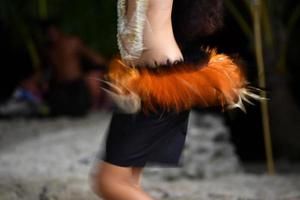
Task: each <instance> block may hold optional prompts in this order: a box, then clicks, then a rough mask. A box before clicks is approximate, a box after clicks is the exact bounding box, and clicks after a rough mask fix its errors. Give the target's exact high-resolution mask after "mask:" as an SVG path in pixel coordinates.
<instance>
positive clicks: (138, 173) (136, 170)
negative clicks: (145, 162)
mask: <svg viewBox="0 0 300 200" xmlns="http://www.w3.org/2000/svg"><path fill="white" fill-rule="evenodd" d="M131 169H132V178H133V181H134V184H135V185H136V186H137V187H138V188H141V179H142V172H143V168H142V167H132V168H131Z"/></svg>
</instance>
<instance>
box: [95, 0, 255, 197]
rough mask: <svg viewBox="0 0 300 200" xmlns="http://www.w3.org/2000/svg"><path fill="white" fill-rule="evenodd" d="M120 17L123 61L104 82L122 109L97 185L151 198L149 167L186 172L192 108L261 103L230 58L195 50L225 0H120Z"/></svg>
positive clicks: (108, 193)
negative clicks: (145, 183)
mask: <svg viewBox="0 0 300 200" xmlns="http://www.w3.org/2000/svg"><path fill="white" fill-rule="evenodd" d="M173 3H174V5H173ZM173 6H174V7H173ZM172 10H173V12H174V13H173V24H174V28H175V29H174V32H175V36H174V33H173V26H172ZM118 14H119V16H118V45H119V49H120V54H121V57H119V58H115V59H114V60H113V61H112V62H111V65H110V69H109V72H108V74H107V81H104V82H106V83H107V85H108V86H109V88H107V89H105V90H106V91H107V92H108V93H109V94H110V96H111V97H112V99H113V100H115V103H116V104H117V105H118V107H119V108H120V110H119V111H115V112H114V113H113V116H112V119H111V123H110V126H109V130H108V133H107V138H106V146H105V152H104V153H103V154H99V158H100V159H101V161H100V162H99V163H97V166H96V169H95V173H93V175H92V176H91V178H92V187H93V190H94V191H95V193H96V194H98V195H99V196H100V197H102V198H103V199H106V200H153V197H151V196H150V195H149V194H147V193H145V192H144V191H143V189H142V188H141V174H142V171H143V168H144V167H146V166H147V167H150V166H160V167H180V166H181V163H180V156H181V153H182V150H183V147H184V142H185V138H186V133H187V122H188V117H189V112H190V109H191V108H192V107H193V106H202V107H210V106H220V107H222V108H223V110H225V109H228V108H229V109H232V108H235V107H239V108H241V109H242V110H245V109H244V106H243V100H245V101H249V99H251V98H254V99H260V97H259V96H258V95H257V94H255V93H253V92H254V90H255V88H253V87H251V86H249V84H248V82H247V81H246V79H245V76H244V73H243V72H242V71H241V70H240V68H239V67H238V66H237V65H236V64H235V63H234V62H233V61H232V60H231V59H230V58H229V57H228V56H226V55H223V54H217V53H216V51H214V50H206V49H202V50H201V49H200V47H199V48H196V50H194V48H189V47H190V45H189V43H190V42H191V41H193V39H195V38H197V37H200V36H205V35H207V34H210V33H212V32H214V31H215V30H217V29H218V28H219V27H220V26H221V23H220V21H221V17H220V16H221V15H222V1H221V0H212V1H205V0H174V2H173V0H164V1H161V0H128V1H125V0H119V1H118ZM185 31H188V33H186V32H185ZM176 39H177V41H178V43H177V42H176ZM178 44H179V45H178ZM180 48H181V49H182V50H183V52H184V53H182V51H181V49H180ZM185 52H188V53H187V54H186V53H185ZM249 102H250V101H249Z"/></svg>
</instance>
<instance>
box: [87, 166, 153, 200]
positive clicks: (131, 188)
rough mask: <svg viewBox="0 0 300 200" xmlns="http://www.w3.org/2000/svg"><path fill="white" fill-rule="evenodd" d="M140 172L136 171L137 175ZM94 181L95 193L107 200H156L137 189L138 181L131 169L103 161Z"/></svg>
mask: <svg viewBox="0 0 300 200" xmlns="http://www.w3.org/2000/svg"><path fill="white" fill-rule="evenodd" d="M139 172H140V170H135V173H136V175H138V174H140V173H139ZM137 177H139V176H137ZM92 179H93V190H94V192H95V193H96V194H97V195H99V196H100V197H102V198H103V199H105V200H154V199H153V198H152V197H150V196H149V195H147V194H146V193H145V192H144V191H142V190H141V188H139V187H137V185H136V182H135V181H136V180H137V179H134V177H133V171H132V168H131V167H120V166H117V165H113V164H110V163H107V162H104V161H103V162H102V163H100V164H99V165H98V168H97V172H96V174H95V175H94V177H92ZM138 180H139V179H138Z"/></svg>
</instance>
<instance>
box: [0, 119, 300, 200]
mask: <svg viewBox="0 0 300 200" xmlns="http://www.w3.org/2000/svg"><path fill="white" fill-rule="evenodd" d="M110 117H111V115H110V113H94V114H91V115H89V116H88V117H86V118H83V119H68V118H59V119H52V120H49V119H47V120H24V119H18V120H14V121H1V122H0V200H21V199H22V200H23V199H24V200H86V199H89V200H97V199H98V198H97V197H96V196H95V195H94V194H93V193H92V192H91V190H90V186H89V179H88V177H89V176H88V175H89V174H90V173H91V171H92V170H91V169H92V166H93V164H94V163H95V156H96V154H97V152H98V150H99V149H100V150H101V149H102V147H103V141H104V140H103V139H104V137H105V133H106V129H107V125H108V122H109V120H110ZM288 169H289V168H287V169H286V171H289V170H288ZM294 171H296V172H297V170H294ZM162 173H163V172H161V171H159V169H155V168H151V169H147V170H146V171H145V173H144V176H143V180H142V184H143V187H144V188H145V190H146V191H148V192H149V193H150V195H152V196H153V197H154V198H155V199H161V200H202V199H203V200H244V199H245V200H246V199H247V200H300V174H298V173H289V174H282V173H281V174H277V175H275V176H268V175H266V174H253V173H251V174H250V173H242V172H239V173H235V174H228V175H223V176H220V177H215V178H209V179H202V178H200V177H187V176H177V177H176V176H175V178H174V177H173V178H167V177H166V176H162Z"/></svg>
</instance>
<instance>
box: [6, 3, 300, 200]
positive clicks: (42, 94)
mask: <svg viewBox="0 0 300 200" xmlns="http://www.w3.org/2000/svg"><path fill="white" fill-rule="evenodd" d="M253 2H255V1H250V0H243V1H240V0H225V13H224V26H223V28H222V29H221V30H220V31H218V32H217V33H215V34H214V35H211V36H209V37H206V38H199V41H200V42H201V43H202V44H203V45H204V46H210V47H217V49H218V51H219V52H221V53H226V54H229V55H231V56H232V57H234V58H237V59H238V62H239V63H240V65H241V66H242V67H243V68H244V69H245V71H246V73H247V77H248V80H249V82H250V83H251V84H252V85H253V86H256V87H259V78H258V75H257V74H258V72H257V69H258V68H257V60H256V53H257V52H256V51H257V49H256V47H257V40H256V38H255V35H254V26H255V25H254V24H255V21H254V20H253V13H254V12H255V11H254V9H255V8H254V6H253ZM260 9H261V13H260V14H261V15H260V16H261V18H260V25H261V26H260V27H261V36H262V42H261V43H260V45H262V48H263V49H262V51H263V59H264V66H265V78H266V87H265V88H263V89H264V90H265V91H266V95H267V97H268V98H269V100H268V101H267V103H268V117H269V120H268V122H269V124H270V133H271V139H272V146H273V157H274V160H275V168H276V173H275V174H280V176H281V175H282V177H281V178H282V179H280V178H279V179H276V176H277V175H275V177H274V176H273V178H274V180H273V179H272V177H268V176H267V175H266V174H267V173H268V171H267V167H266V154H265V145H264V131H263V125H262V116H263V115H262V112H261V105H260V104H259V102H255V105H250V104H247V103H245V104H246V110H247V113H246V114H245V113H243V112H242V111H241V110H238V109H236V110H231V111H226V112H224V113H220V112H218V111H217V112H216V111H211V110H205V109H204V110H201V111H198V112H197V111H196V110H197V109H195V113H197V116H198V118H197V117H196V118H197V119H199V123H198V122H195V123H196V124H197V123H198V124H197V127H198V126H199V130H200V129H204V130H206V128H207V126H210V125H211V128H212V129H213V127H214V126H215V125H214V124H213V123H214V122H216V124H218V123H219V122H217V121H218V120H220V121H221V122H223V125H222V126H224V130H226V131H225V132H226V134H227V136H225V137H228V141H227V142H228V143H230V144H231V146H232V147H231V148H233V149H234V150H233V151H234V154H235V155H234V156H235V157H236V159H237V160H238V161H237V162H238V163H239V164H237V165H239V167H237V168H236V169H237V170H236V171H235V170H231V171H230V172H228V173H230V174H235V172H236V173H237V174H240V173H246V175H245V176H246V178H245V179H243V178H241V179H239V178H238V180H243V181H242V182H243V183H245V184H246V185H247V183H251V184H252V185H251V184H248V186H245V188H247V187H248V188H247V189H248V190H249V194H250V193H251V192H252V193H253V194H254V193H255V194H257V195H258V196H259V198H258V197H257V196H255V195H252V196H251V195H250V197H249V198H250V199H251V198H253V199H265V198H267V197H266V196H264V195H262V196H261V193H263V192H262V191H268V190H269V191H273V192H275V191H276V192H278V191H279V190H278V188H276V189H274V188H272V185H273V183H274V185H276V184H275V182H276V183H278V185H280V184H281V183H282V184H286V185H288V186H291V188H288V189H286V190H285V191H287V192H286V194H285V193H280V194H279V192H280V191H279V192H278V194H277V193H276V192H275V193H276V195H279V196H280V195H282V196H281V197H282V199H284V198H285V197H286V196H284V195H287V196H289V197H290V196H291V198H290V199H300V177H299V172H300V165H299V163H300V90H299V88H300V83H299V82H298V80H299V76H300V68H299V64H298V63H299V62H300V56H299V55H300V54H299V50H300V49H299V48H300V47H299V44H300V38H299V35H300V28H299V27H300V26H299V25H300V3H299V2H298V1H292V0H286V1H279V0H263V1H261V5H260ZM116 20H117V15H116V2H115V1H108V0H85V1H83V0H72V1H71V0H51V1H50V0H29V1H26V3H25V2H24V1H22V0H1V1H0V44H1V45H0V49H1V50H0V55H1V56H0V57H1V60H0V65H1V68H0V76H1V77H0V81H1V84H0V85H1V93H0V179H1V177H3V180H4V181H0V199H1V200H2V198H3V199H26V198H27V199H36V197H35V196H34V195H35V194H38V195H37V196H39V199H43V200H44V199H51V198H52V197H53V196H55V195H56V199H68V198H70V199H74V197H75V196H76V195H74V194H73V195H74V196H72V197H69V196H67V195H66V196H63V194H62V192H56V190H57V188H58V187H62V186H63V185H64V183H65V181H67V180H68V179H67V178H65V176H64V174H61V175H59V176H61V177H64V179H63V181H62V182H59V183H57V185H55V184H56V182H55V184H54V183H52V182H51V181H52V179H51V181H50V180H48V179H44V177H43V176H41V177H43V178H42V179H38V181H40V182H38V184H40V185H43V184H44V185H46V186H44V188H47V187H49V188H50V189H48V190H47V189H46V192H45V191H44V190H43V189H42V190H41V191H44V193H43V192H37V191H38V190H39V189H37V188H35V187H38V186H32V187H33V188H35V189H32V188H31V189H30V188H29V189H28V186H26V187H25V189H24V188H23V189H20V188H17V189H15V188H14V187H15V186H12V185H15V184H19V185H26V183H27V179H26V178H27V177H26V176H24V177H25V178H24V177H23V176H20V177H21V178H19V179H18V176H14V175H7V174H9V173H11V174H14V172H13V171H10V172H9V170H8V171H6V170H7V169H9V168H10V167H9V166H10V165H13V164H16V163H19V162H20V163H21V161H18V162H17V161H16V162H13V161H11V162H10V159H9V155H11V156H12V160H14V159H18V158H17V155H15V154H10V153H11V152H14V151H16V149H17V147H18V145H20V144H21V145H22V142H23V141H24V142H28V141H30V140H33V141H34V142H33V143H36V144H37V143H38V141H39V138H41V137H43V132H44V130H45V135H51V136H50V137H52V136H54V135H57V134H58V133H57V132H59V131H61V130H69V128H70V131H71V132H72V130H73V129H78V130H83V131H84V130H87V131H94V134H95V132H96V134H95V135H93V137H94V138H93V137H91V138H88V135H91V134H87V136H86V141H85V142H86V144H85V145H83V146H80V145H79V146H80V148H81V150H82V151H85V147H87V148H88V149H89V148H90V149H89V150H90V151H97V149H98V147H99V145H100V143H99V141H100V133H99V131H101V132H102V133H104V132H105V130H106V126H107V123H108V120H109V118H110V113H111V111H112V109H113V108H114V105H113V104H112V103H111V102H110V100H109V99H108V98H107V96H106V95H105V93H104V92H103V91H102V90H101V89H100V82H99V81H97V80H96V79H97V77H99V78H101V76H103V74H105V71H106V69H107V64H108V63H109V60H110V59H111V58H112V57H113V56H115V55H116V54H117V53H118V48H117V44H116V42H117V40H116V32H117V30H116V28H117V27H116ZM49 27H50V28H51V27H55V28H56V30H58V31H59V33H61V34H63V37H64V40H61V41H63V42H62V43H64V42H65V43H64V44H62V45H60V44H59V45H56V44H55V41H54V42H53V41H51V36H49V30H50V29H49ZM72 45H73V46H72ZM64 48H66V49H68V50H65V51H70V52H73V51H76V52H77V53H76V55H77V54H78V55H77V56H78V57H77V58H76V60H77V61H78V62H77V61H76V62H75V61H74V62H73V61H69V63H73V64H74V63H77V64H75V65H76V66H77V65H79V66H80V70H79V71H80V72H78V73H77V72H75V71H71V74H74V76H77V75H76V73H77V74H78V76H80V77H81V79H82V80H88V85H87V86H84V85H82V81H74V82H72V84H69V85H60V84H57V83H55V81H54V79H55V78H53V77H56V78H62V79H66V80H67V76H65V75H64V73H65V71H68V70H69V69H67V68H66V69H65V71H64V70H62V71H59V70H57V69H56V67H55V65H60V66H61V65H63V64H64V63H63V62H61V61H57V60H59V58H60V57H59V55H57V54H61V53H60V51H62V52H63V51H64V50H62V49H64ZM71 59H75V58H71ZM66 63H67V61H66ZM90 77H92V78H90ZM81 79H80V80H81ZM75 85H76V87H77V86H78V87H79V88H80V89H79V90H76V91H75V89H74V88H75ZM67 88H69V89H70V90H72V91H73V92H71V93H72V94H68V95H66V94H65V93H64V92H65V90H67ZM98 90H99V91H98ZM86 94H89V96H90V98H88V99H87V98H84V96H85V95H86ZM72 95H73V96H72ZM64 98H67V100H66V101H67V102H62V101H60V100H61V99H64ZM195 116H196V115H195ZM196 121H197V120H196ZM39 124H40V125H39ZM221 124H222V123H221ZM202 125H203V127H202ZM216 126H217V125H216ZM195 127H196V125H195ZM100 129H101V130H100ZM26 131H27V132H26ZM23 132H24V133H23ZM51 132H53V133H51ZM75 132H76V131H75ZM78 134H79V133H78ZM78 134H77V133H75V135H74V137H73V136H71V135H70V136H69V137H70V138H76V142H78V141H80V140H81V139H82V138H79V136H78V137H77V135H78ZM82 134H83V135H81V137H84V134H85V133H82ZM222 134H223V133H222ZM222 134H221V136H222ZM79 135H80V134H79ZM97 135H98V137H97ZM196 135H197V134H196ZM47 137H48V136H47ZM191 137H192V133H191ZM92 138H93V139H92ZM37 139H38V140H37ZM35 140H36V141H35ZM74 140H75V139H74ZM92 140H93V141H95V140H96V142H94V143H93V145H94V144H95V146H92V144H91V145H90V146H89V144H88V141H92ZM212 140H213V139H212ZM221 140H224V141H225V140H226V139H224V138H223V139H222V137H221ZM53 141H54V139H53ZM201 141H202V139H201V138H199V140H198V141H195V145H198V144H200V143H201ZM224 141H223V142H224ZM98 143H99V144H98ZM24 144H25V143H24ZM43 144H44V145H47V141H46V142H44V143H43ZM50 144H52V143H51V141H50V140H49V145H50ZM76 144H77V143H76ZM37 145H38V144H37ZM29 146H30V145H29ZM29 146H28V148H30V147H29ZM34 146H35V145H33V147H32V148H34ZM24 148H25V147H24ZM74 148H76V147H74ZM78 148H79V147H78ZM80 148H79V149H80ZM100 148H101V147H100ZM30 151H31V150H30ZM32 151H33V150H32ZM45 151H46V150H45ZM204 151H206V150H204ZM20 152H22V151H21V150H20ZM20 152H19V153H20ZM222 152H223V151H221V154H222ZM57 153H58V152H57ZM198 153H199V154H201V151H198ZM16 154H17V153H16ZM49 154H50V152H49ZM58 154H59V153H58ZM18 155H19V157H22V154H18ZM74 155H78V156H79V155H82V156H83V158H82V159H81V158H77V159H81V160H80V163H81V164H82V165H83V167H85V168H84V169H85V170H83V171H80V170H79V171H80V172H82V174H81V175H80V177H84V176H85V175H86V176H87V174H84V173H85V172H86V171H87V170H88V169H87V168H89V167H90V166H91V164H92V160H93V158H92V156H91V157H87V158H85V157H84V152H83V153H82V152H80V153H78V154H76V153H75V154H74ZM222 155H223V154H222ZM222 155H221V157H222ZM224 155H225V153H224ZM5 156H6V157H5ZM65 159H66V160H68V158H65ZM73 159H75V160H76V158H73ZM71 160H72V159H71ZM28 162H29V161H28ZM32 162H33V163H34V162H35V161H34V160H33V161H32ZM38 162H39V161H37V163H38ZM70 162H71V161H70ZM224 162H225V161H224ZM220 163H221V162H220ZM51 164H53V163H51ZM69 164H70V165H73V164H74V163H73V164H72V163H69ZM49 165H50V164H49ZM196 165H199V162H198V163H197V162H196ZM220 165H222V164H220ZM2 166H3V167H2ZM224 166H225V165H224ZM1 168H2V170H1ZM24 168H25V171H26V169H27V168H26V167H24ZM29 168H30V167H28V177H30V178H29V179H28V182H30V184H33V183H36V182H34V181H36V180H34V178H33V177H34V173H33V172H32V173H31V171H30V170H29ZM73 168H74V169H73ZM73 168H72V170H74V171H75V172H76V173H79V172H78V171H76V169H77V168H76V166H73ZM79 168H80V167H79ZM79 168H78V169H79ZM225 168H226V167H225ZM225 168H224V170H223V172H221V171H222V170H221V171H218V173H217V172H216V173H212V174H213V175H209V176H207V175H205V174H207V171H206V170H205V169H201V170H202V171H201V170H200V171H201V173H200V172H199V173H200V174H201V175H199V173H198V174H197V173H195V174H192V175H191V174H189V175H186V174H188V173H184V172H182V174H183V175H180V177H184V176H185V177H188V178H191V177H192V178H191V183H192V182H193V181H195V180H196V182H197V179H195V177H196V178H200V179H201V181H205V180H202V179H203V178H207V177H208V178H212V177H214V178H215V177H217V178H219V177H221V180H222V181H224V184H225V182H227V181H228V180H232V179H230V178H229V179H227V177H226V176H225V178H224V177H223V175H224V174H227V171H226V169H225ZM11 169H14V168H11ZM39 169H40V168H39ZM80 169H81V168H80ZM18 170H19V169H18V168H16V171H18ZM72 170H71V171H72ZM198 171H199V170H198ZM18 172H20V173H21V174H22V170H21V169H20V170H19V171H18ZM43 172H44V171H43V170H41V171H39V170H37V174H39V173H40V174H43ZM75 172H74V173H75ZM24 173H27V171H26V172H24ZM148 173H149V174H150V175H151V173H155V172H151V171H149V172H148ZM159 173H160V172H158V174H159ZM161 173H162V174H164V172H161ZM248 173H250V174H252V173H253V174H262V176H263V178H259V180H260V181H261V182H262V184H269V185H271V186H270V187H266V189H265V190H263V189H261V188H259V187H258V186H255V184H253V183H254V182H255V181H256V180H252V179H251V177H247V176H248ZM50 174H51V173H50ZM290 174H296V175H293V177H292V178H291V179H289V175H290ZM71 175H72V172H70V176H71ZM220 175H222V176H220ZM285 175H286V176H285ZM50 176H51V175H50ZM59 176H58V177H59ZM178 176H179V175H178ZM66 177H68V176H66ZM165 177H167V178H166V180H171V179H172V177H173V178H174V177H176V176H175V175H170V174H168V173H167V175H165ZM170 177H171V178H170ZM55 178H57V177H56V176H54V178H53V179H55ZM168 178H169V179H168ZM178 179H180V178H178ZM43 180H45V181H44V183H43ZM201 181H200V182H201ZM247 181H249V182H247ZM251 181H253V182H251ZM257 181H258V180H257ZM233 182H234V181H233ZM246 182H247V183H246ZM258 182H259V181H258ZM214 183H215V182H214ZM51 184H52V185H51ZM53 184H54V185H55V186H53ZM72 184H74V183H70V185H72ZM164 184H166V183H162V185H163V186H162V187H165V188H168V186H166V185H164ZM182 184H183V183H182ZM201 184H203V185H202V186H203V187H204V186H205V183H204V182H201ZM215 184H216V185H218V184H217V183H215ZM232 184H233V186H236V187H238V186H237V185H239V184H237V183H236V182H234V183H232ZM234 184H237V185H234ZM49 185H50V186H49ZM79 185H80V184H79ZM145 185H146V188H147V187H148V190H149V191H150V193H151V191H152V192H153V193H155V192H156V193H157V196H158V197H159V198H161V199H176V198H177V197H176V198H175V197H174V198H171V197H172V195H170V194H169V196H168V195H167V196H166V197H164V196H163V195H162V194H163V192H161V191H160V192H161V193H160V192H158V191H156V189H155V187H154V186H151V184H149V185H147V181H146V182H145ZM240 185H242V184H240ZM73 186H74V185H72V187H73ZM288 186H287V187H288ZM297 186H298V187H297ZM20 187H24V186H20ZM72 187H71V189H70V188H67V189H66V191H67V192H66V193H67V194H72ZM78 187H79V186H78ZM84 187H87V186H84ZM170 187H171V186H170ZM199 187H200V186H199ZM217 187H218V188H219V189H220V188H221V189H220V192H219V193H217V194H216V195H215V196H213V197H211V199H222V195H223V194H225V193H226V192H224V191H226V189H224V188H226V187H225V186H224V187H223V186H222V184H220V185H218V186H217ZM241 187H242V186H241ZM251 187H252V188H254V189H253V190H251ZM274 187H275V186H274ZM278 187H279V186H278ZM53 188H55V189H53ZM74 188H76V184H75V186H74ZM279 188H280V187H279ZM289 189H290V190H289ZM83 190H84V191H85V190H88V189H83ZM230 190H231V191H233V194H232V195H233V196H234V195H237V196H238V195H240V196H241V197H243V192H241V193H239V192H238V189H236V190H234V189H232V188H231V189H230ZM16 191H17V192H16ZM20 191H21V193H22V192H24V191H25V192H24V193H25V194H26V195H24V198H21V197H20V196H22V195H19V197H18V195H15V196H10V195H11V194H12V193H13V192H15V193H16V194H17V193H18V192H19V193H20ZM49 191H50V192H49ZM195 191H197V189H195ZM257 191H260V192H261V193H259V192H257ZM289 191H291V192H290V193H289ZM77 192H78V191H77ZM1 193H3V194H6V196H5V195H4V196H3V197H1ZM75 193H76V192H75ZM228 193H229V192H228ZM246 193H247V192H246ZM252 193H251V194H252ZM30 195H32V196H30ZM43 195H44V196H45V198H41V196H42V197H43ZM47 195H48V196H47ZM51 195H52V196H51ZM86 195H87V194H85V193H84V194H83V193H80V194H79V193H78V195H77V197H78V198H77V199H84V198H86V197H88V198H90V196H86ZM218 195H219V196H218ZM247 195H248V193H247ZM247 195H246V197H248V196H247ZM270 195H271V192H270ZM274 195H275V194H274ZM293 195H294V196H293ZM25 196H26V198H25ZM179 196H180V195H179ZM240 196H238V197H240ZM271 196H272V195H271ZM218 197H219V198H218ZM264 197H265V198H264ZM93 198H95V197H93ZM276 198H277V197H276ZM278 198H279V197H278ZM91 199H92V198H91ZM178 199H185V198H178ZM186 199H187V198H186ZM191 199H193V198H191ZM195 199H197V198H195ZM224 199H228V198H225V197H224ZM229 199H230V198H229ZM271 199H272V198H271ZM286 199H288V198H286Z"/></svg>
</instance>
